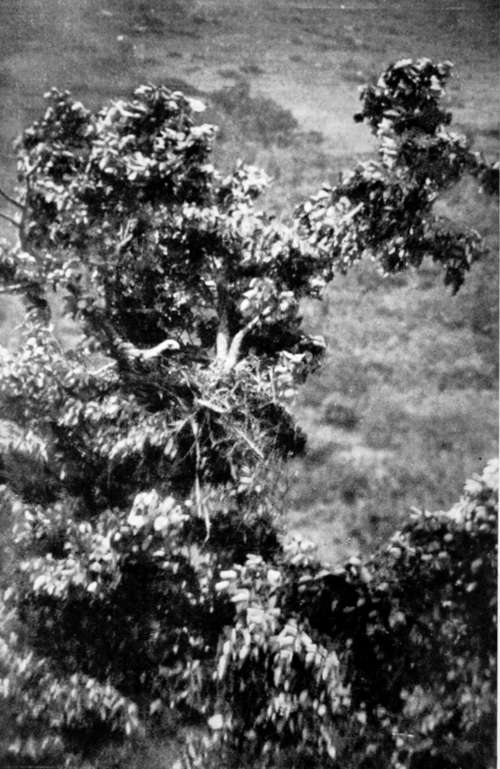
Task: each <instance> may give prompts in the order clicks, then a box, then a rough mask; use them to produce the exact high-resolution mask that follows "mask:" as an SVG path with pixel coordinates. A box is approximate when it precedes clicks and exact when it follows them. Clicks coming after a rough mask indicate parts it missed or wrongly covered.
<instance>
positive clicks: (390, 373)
mask: <svg viewBox="0 0 500 769" xmlns="http://www.w3.org/2000/svg"><path fill="white" fill-rule="evenodd" d="M0 14H1V23H0V52H1V53H0V57H1V58H0V96H1V99H2V112H1V117H0V168H1V171H2V177H3V179H2V183H3V186H5V187H7V188H10V189H12V188H13V186H14V181H15V180H14V170H15V169H14V156H13V151H12V146H11V145H12V140H13V138H14V137H15V135H16V134H17V133H18V132H19V131H20V130H21V127H22V126H23V125H24V124H26V123H28V122H30V121H32V120H34V119H35V118H36V117H37V116H38V115H39V113H40V111H41V109H42V108H43V100H42V94H43V92H44V91H45V90H46V89H47V88H48V87H50V86H52V85H56V86H58V87H61V88H69V89H70V90H72V92H73V93H74V94H75V95H76V96H77V97H79V98H81V99H82V100H83V101H84V102H85V103H86V104H88V105H90V106H97V105H98V104H99V103H100V102H102V100H104V99H110V98H113V97H118V96H123V95H125V94H126V95H128V94H130V93H131V91H132V90H133V88H134V87H135V86H136V85H138V84H139V83H142V82H145V81H146V82H148V81H153V82H159V83H166V84H169V85H171V86H172V87H174V88H180V89H184V90H188V91H190V92H192V93H197V94H200V95H201V97H202V98H203V99H204V100H205V101H206V103H207V105H208V110H207V114H206V116H205V118H204V119H208V120H210V121H214V122H216V123H217V124H219V125H220V132H219V137H218V143H217V149H216V155H217V160H218V162H220V163H221V164H222V166H229V165H230V164H231V163H233V162H234V161H235V160H236V159H237V158H239V157H242V158H244V159H245V160H247V161H251V162H255V163H256V164H258V165H260V166H262V167H264V168H265V169H266V170H267V171H268V173H269V174H270V175H271V176H272V177H273V178H274V186H273V187H272V189H271V190H270V192H269V193H268V194H267V199H266V201H265V202H266V204H267V205H269V206H271V207H272V209H273V210H274V211H275V212H276V215H277V216H280V217H286V216H287V215H289V214H290V212H291V211H292V210H293V206H294V205H295V204H296V203H297V201H298V200H300V199H302V198H303V197H304V196H305V195H307V194H309V193H311V192H314V191H315V190H316V189H318V187H319V186H320V185H321V184H322V183H323V182H324V181H327V182H335V180H336V178H337V176H338V173H339V172H340V171H342V170H343V169H346V168H349V167H351V166H352V164H353V163H354V159H355V158H356V157H358V158H359V157H361V158H366V157H367V156H369V155H370V153H371V152H372V151H373V141H372V138H371V137H370V134H369V132H368V130H367V129H366V128H365V127H364V126H360V125H357V124H355V123H354V122H353V120H352V115H353V113H354V112H355V111H356V109H357V105H358V95H357V88H358V86H359V85H360V84H361V83H363V82H365V81H366V80H368V79H370V78H371V77H373V76H374V75H375V74H376V73H377V72H378V71H379V70H380V69H381V68H382V67H383V66H384V65H385V64H387V63H389V62H390V61H393V60H395V59H397V58H399V57H402V56H404V57H407V56H431V57H434V58H441V59H451V60H453V61H454V62H455V65H456V76H455V78H454V80H453V81H452V84H451V87H450V89H449V94H448V97H447V99H448V103H449V106H450V108H451V109H452V110H453V113H454V116H455V124H456V125H457V127H459V128H460V129H461V130H463V131H465V132H467V133H468V135H469V136H470V137H471V138H473V139H474V141H475V145H476V147H477V148H480V149H483V150H484V151H486V152H487V153H490V154H495V153H496V152H497V151H498V147H499V122H498V109H499V108H498V100H497V99H496V98H495V91H496V87H497V82H496V81H497V69H498V66H497V65H498V62H497V48H498V23H497V8H496V2H489V1H488V0H464V2H463V3H462V4H461V6H460V8H459V7H458V6H456V5H452V4H451V3H444V2H440V3H437V2H433V1H432V0H420V2H409V0H401V2H396V1H395V0H369V1H368V2H361V1H359V2H352V3H346V4H345V5H341V4H337V3H334V2H316V3H313V2H288V1H287V2H285V0H267V1H265V0H253V1H252V2H243V0H231V2H229V0H227V1H226V2H225V1H224V0H211V1H210V0H200V1H199V2H195V1H194V0H191V1H189V0H187V1H186V2H175V0H149V2H147V3H144V2H138V0H108V1H107V2H105V1H104V0H82V1H81V2H79V3H74V2H71V0H58V1H57V0H14V1H13V2H11V3H9V4H8V6H7V5H6V4H2V7H1V10H0ZM445 207H446V209H447V213H448V214H450V215H451V216H453V217H456V219H457V220H458V221H459V222H468V223H470V224H471V225H473V226H476V227H477V228H478V229H479V230H480V231H481V232H482V233H483V234H484V235H485V236H486V238H487V241H488V244H489V246H490V248H491V251H492V257H491V258H490V259H489V260H487V261H485V262H484V263H483V264H479V265H477V266H476V267H475V268H474V270H473V273H472V276H471V279H470V280H469V282H468V283H467V285H466V286H465V287H464V289H463V290H462V291H461V292H460V293H459V294H458V295H457V296H456V297H452V296H450V295H449V293H448V292H447V291H446V290H445V289H444V288H443V286H442V284H441V280H440V277H439V276H438V275H436V272H435V270H433V269H432V268H431V267H427V268H426V269H424V270H423V271H422V272H421V273H420V274H419V275H418V276H417V275H409V276H401V277H398V278H392V279H391V280H385V279H382V278H381V277H380V276H379V275H378V274H377V273H376V272H375V270H374V268H373V267H372V265H370V264H367V265H362V266H360V267H358V268H357V269H356V270H354V271H353V272H352V273H351V274H350V275H349V276H346V277H339V278H338V279H337V280H336V281H335V283H334V285H333V286H332V287H331V289H330V291H329V293H328V297H327V300H326V301H325V302H324V303H323V304H322V305H321V306H320V305H315V306H312V305H311V306H309V305H308V306H306V307H305V308H304V312H305V313H306V315H307V318H308V322H309V324H310V327H311V328H313V329H315V330H316V331H317V332H318V333H323V334H324V335H325V337H326V339H327V342H328V349H329V353H328V357H327V360H326V361H325V365H324V368H323V371H322V373H320V374H319V375H318V376H317V377H315V378H314V380H313V381H311V382H309V384H308V385H307V386H306V387H305V389H304V391H303V393H302V394H301V397H300V401H299V403H298V404H297V409H298V411H299V420H300V422H301V424H302V425H303V427H304V428H305V430H306V432H307V433H308V434H309V452H308V455H307V456H306V458H305V459H304V460H296V461H295V463H294V464H293V467H292V468H291V470H290V476H289V497H288V501H287V502H286V503H285V504H284V508H285V510H286V513H287V516H288V522H289V524H290V525H291V526H292V528H294V529H295V530H299V531H301V532H303V533H306V534H307V535H310V536H311V537H312V538H313V539H315V540H316V541H317V542H318V543H319V544H320V547H321V552H322V554H323V555H324V556H325V557H326V558H328V559H330V560H335V559H338V558H342V557H344V556H345V555H346V554H347V553H352V552H355V551H358V550H362V551H364V552H367V551H368V550H370V549H371V548H372V547H373V545H374V544H376V543H377V542H378V541H379V540H380V539H381V538H383V537H384V536H386V535H387V533H388V532H390V531H391V530H392V529H393V528H394V526H395V525H396V524H397V523H398V522H399V521H400V520H401V517H402V516H405V515H407V513H408V510H409V508H410V507H411V506H412V505H416V506H426V507H428V508H431V509H435V508H438V507H448V506H449V505H450V504H451V503H452V502H453V501H454V500H455V499H456V497H457V494H458V493H459V490H460V488H461V486H462V482H463V480H464V478H465V477H467V476H469V475H470V474H471V473H472V472H474V471H476V470H479V469H480V468H481V467H482V465H483V464H484V463H485V461H486V459H487V458H488V457H489V456H490V455H492V454H494V453H495V452H496V446H497V405H496V404H497V399H496V386H497V360H496V350H497V329H498V323H497V267H496V258H495V257H496V253H497V250H498V226H497V212H496V210H495V208H494V207H493V206H492V204H491V203H489V202H488V201H486V200H485V199H484V198H483V197H482V196H480V195H478V194H477V193H476V192H475V191H474V189H473V187H472V186H471V185H467V184H465V185H463V186H462V188H461V189H460V190H457V191H455V192H454V193H453V194H452V195H450V198H449V200H448V201H447V202H446V204H445ZM20 317H21V313H20V308H19V306H18V304H17V302H16V300H15V299H12V298H9V297H2V299H1V304H0V321H1V323H2V326H1V329H2V336H3V340H2V341H3V343H4V344H7V345H8V346H11V347H15V345H16V344H17V342H18V332H17V330H16V327H17V325H18V323H19V320H20ZM56 322H57V324H58V325H57V327H58V331H59V333H60V335H61V337H63V338H64V339H65V340H68V339H70V338H71V335H72V334H73V333H74V329H73V328H72V327H71V325H70V324H68V323H67V322H64V321H61V320H60V319H58V320H57V321H56Z"/></svg>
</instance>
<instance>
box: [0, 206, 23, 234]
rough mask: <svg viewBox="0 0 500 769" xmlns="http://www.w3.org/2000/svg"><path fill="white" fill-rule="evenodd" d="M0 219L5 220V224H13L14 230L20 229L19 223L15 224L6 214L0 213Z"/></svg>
mask: <svg viewBox="0 0 500 769" xmlns="http://www.w3.org/2000/svg"><path fill="white" fill-rule="evenodd" d="M0 219H5V221H6V222H9V223H10V224H13V225H14V227H15V228H16V230H19V229H20V228H21V222H16V220H15V219H13V218H12V216H8V215H7V214H3V213H2V212H1V211H0Z"/></svg>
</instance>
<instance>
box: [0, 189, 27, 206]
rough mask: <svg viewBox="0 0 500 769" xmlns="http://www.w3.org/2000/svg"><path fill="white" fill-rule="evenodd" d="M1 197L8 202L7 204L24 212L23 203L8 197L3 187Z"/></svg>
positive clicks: (0, 190)
mask: <svg viewBox="0 0 500 769" xmlns="http://www.w3.org/2000/svg"><path fill="white" fill-rule="evenodd" d="M0 197H2V198H4V200H7V202H8V203H11V204H12V205H13V206H16V208H19V209H20V210H21V211H22V210H23V208H24V206H23V205H22V203H19V201H18V200H16V199H15V198H12V197H11V196H10V195H8V194H7V193H6V192H5V191H4V190H3V189H2V188H1V187H0Z"/></svg>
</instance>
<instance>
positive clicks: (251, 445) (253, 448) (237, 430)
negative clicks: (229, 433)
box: [234, 427, 264, 460]
mask: <svg viewBox="0 0 500 769" xmlns="http://www.w3.org/2000/svg"><path fill="white" fill-rule="evenodd" d="M234 429H235V432H237V433H238V435H239V436H240V438H243V440H244V441H245V443H247V444H248V445H249V446H250V448H251V449H252V451H253V452H254V453H255V454H256V455H257V456H258V457H259V459H262V460H264V454H263V453H262V451H261V450H260V449H259V447H258V446H256V445H255V443H254V442H253V441H252V440H250V438H249V437H248V435H245V433H244V432H243V430H240V429H239V427H235V428H234Z"/></svg>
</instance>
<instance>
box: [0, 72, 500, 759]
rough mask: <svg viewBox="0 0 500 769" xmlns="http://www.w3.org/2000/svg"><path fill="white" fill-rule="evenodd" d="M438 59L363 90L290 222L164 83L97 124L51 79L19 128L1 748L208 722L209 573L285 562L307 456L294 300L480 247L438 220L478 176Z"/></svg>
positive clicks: (225, 601) (215, 594) (259, 180)
mask: <svg viewBox="0 0 500 769" xmlns="http://www.w3.org/2000/svg"><path fill="white" fill-rule="evenodd" d="M449 69H450V68H449V65H448V64H446V63H445V64H437V65H435V64H433V63H432V62H430V61H429V60H420V61H418V62H416V63H413V62H411V61H403V62H398V63H397V64H395V65H393V66H392V67H390V68H389V69H388V70H387V72H386V73H384V74H383V75H382V77H381V79H380V80H379V82H378V84H377V85H376V86H369V87H368V88H367V89H366V90H365V91H364V94H363V111H362V112H361V113H360V119H366V120H368V121H369V122H370V124H371V126H372V128H373V130H374V131H375V133H376V134H377V136H378V137H379V138H380V151H379V159H378V161H377V162H373V163H369V164H365V165H361V166H359V167H358V168H357V169H356V170H355V171H354V172H353V173H352V174H351V175H350V176H348V177H347V178H345V179H344V180H342V181H341V182H340V184H339V185H338V186H337V187H335V188H332V189H326V188H325V189H324V190H322V191H321V192H320V193H319V195H317V196H315V197H313V198H312V199H311V200H309V201H306V202H305V203H304V204H303V205H302V206H301V207H300V208H299V210H298V211H297V212H296V216H295V217H294V219H293V221H292V222H291V223H290V224H289V225H283V224H280V223H278V222H276V221H275V220H274V219H273V218H272V217H270V216H268V215H267V214H265V213H264V212H261V211H259V210H258V209H257V208H256V205H255V201H256V199H257V198H258V196H259V194H260V193H261V192H262V190H263V189H264V187H265V185H266V184H267V179H266V178H265V176H264V175H263V174H262V173H261V172H259V171H257V170H256V169H254V168H252V167H248V166H245V165H243V164H240V165H238V166H237V168H236V169H235V170H234V172H233V173H232V174H230V175H229V176H227V177H222V176H221V175H220V174H219V173H218V172H217V171H216V169H214V167H213V166H212V164H211V162H210V150H211V146H212V141H213V137H214V129H213V127H212V126H208V125H205V124H199V123H197V122H196V117H197V113H198V111H200V110H201V107H202V105H201V104H200V103H199V102H197V101H196V100H192V99H188V98H187V97H185V96H184V95H183V94H181V93H179V92H170V91H169V90H167V89H165V88H162V87H159V88H156V87H153V86H146V87H141V88H139V89H138V90H137V91H136V92H135V94H134V97H133V99H132V100H131V101H128V102H124V101H118V102H114V103H112V104H111V105H108V106H105V107H104V108H103V109H102V110H100V111H99V112H97V113H95V114H94V113H91V112H89V111H88V110H86V109H85V108H84V107H83V106H82V105H81V104H80V103H77V102H74V101H73V100H72V99H71V97H70V95H69V94H68V93H60V92H58V91H51V92H50V93H49V94H48V103H49V105H48V108H47V111H46V113H45V115H44V117H43V118H42V119H41V121H40V122H38V123H35V124H34V125H33V126H32V127H31V128H28V129H27V130H26V131H25V132H24V134H23V136H22V137H21V139H20V140H19V142H18V175H19V183H20V184H21V187H22V192H21V195H20V197H19V199H17V198H14V197H13V196H11V195H8V194H7V193H2V194H3V196H4V199H5V200H7V202H8V203H9V204H10V205H11V206H12V207H13V208H14V209H16V210H17V211H18V214H17V215H15V214H14V215H13V216H11V215H10V214H3V217H4V218H7V219H8V220H9V221H10V223H13V224H14V226H15V227H16V229H17V230H18V235H19V243H18V245H17V246H15V247H12V246H10V245H9V244H7V243H6V244H4V247H3V250H2V255H1V260H0V276H1V277H2V279H3V281H4V284H5V287H6V289H7V290H9V291H13V290H16V291H18V292H20V293H21V294H22V295H23V296H24V298H25V300H26V303H27V306H28V313H27V323H26V333H25V339H24V343H23V345H22V348H21V350H20V351H19V353H16V354H14V355H11V356H9V355H7V354H5V355H4V359H5V360H4V366H3V369H2V374H1V378H0V393H1V398H2V410H3V414H4V415H5V416H7V417H8V418H9V419H12V420H14V421H15V422H16V424H17V426H18V432H17V433H16V440H15V441H14V442H13V445H12V446H11V450H10V452H9V456H8V457H7V458H6V460H5V461H6V464H7V467H8V468H10V470H9V472H8V484H7V487H6V489H5V492H4V493H5V499H6V504H10V505H12V508H13V510H14V515H15V518H16V520H17V533H16V537H15V546H16V550H17V558H18V561H17V563H18V567H17V574H16V579H15V581H14V583H13V585H11V586H10V587H9V588H8V590H7V593H6V599H5V607H4V614H5V620H4V625H5V628H6V630H5V638H7V636H8V634H9V633H10V638H9V640H8V641H7V640H6V641H5V643H4V645H3V647H2V664H3V666H4V668H5V678H4V688H3V692H4V694H5V696H7V697H10V698H11V701H12V702H13V703H14V705H13V707H14V708H15V709H16V708H17V710H15V711H14V712H16V713H17V721H18V723H17V727H16V728H17V734H18V741H17V742H16V743H15V748H16V750H17V751H18V752H19V753H22V752H23V751H24V752H26V751H27V752H28V753H30V752H31V753H32V754H33V755H40V754H42V753H43V752H45V753H49V754H50V752H51V751H52V753H54V752H57V751H58V750H62V751H63V752H65V753H66V754H68V752H69V751H71V750H75V751H84V752H85V751H91V750H92V748H95V746H96V744H98V742H99V739H100V738H102V739H103V740H105V739H109V737H110V735H112V734H113V733H116V734H122V733H124V734H127V735H129V734H132V733H133V732H136V731H138V730H140V729H141V728H142V727H143V725H144V724H145V723H147V722H149V721H151V720H154V719H155V718H156V719H157V718H158V717H159V715H160V714H161V713H164V712H165V711H168V712H170V713H172V714H173V713H175V714H177V716H176V717H179V718H181V719H182V723H183V724H195V725H199V724H204V723H205V722H206V718H207V717H208V716H210V715H211V714H212V712H213V706H214V702H216V700H217V697H218V696H219V692H218V688H219V686H218V681H217V676H215V677H214V665H215V664H216V658H217V649H218V647H219V643H220V639H221V636H222V635H223V633H224V632H226V631H225V628H227V627H230V626H231V625H232V623H234V622H236V623H238V622H239V614H238V607H239V604H240V601H241V595H242V594H241V592H239V593H236V594H231V593H230V592H229V593H228V591H227V590H226V589H225V587H224V584H222V585H221V583H225V582H226V581H227V580H229V581H231V579H233V576H232V575H233V571H234V565H235V564H240V565H241V564H243V563H245V559H246V557H247V555H248V554H249V553H253V554H257V555H258V558H260V559H264V561H263V562H267V563H270V564H275V563H280V559H281V558H282V557H283V546H282V542H281V539H280V536H279V535H280V529H279V525H278V524H277V521H276V515H275V510H276V504H275V501H274V499H273V494H272V487H273V485H274V484H275V480H276V477H277V472H278V470H277V469H276V468H279V463H280V462H281V461H283V460H286V458H287V457H289V456H291V455H293V454H294V453H297V452H299V451H301V450H302V449H303V447H304V436H303V435H302V434H301V433H300V431H299V430H298V429H297V427H296V425H295V423H294V420H293V416H292V415H291V413H290V411H289V409H288V408H287V405H288V404H289V403H290V401H291V399H292V398H293V396H294V393H295V390H296V387H297V386H298V385H299V384H300V382H301V381H303V380H304V379H305V378H306V376H307V375H308V374H309V373H310V371H312V370H313V369H314V367H315V366H317V365H318V363H319V362H320V359H321V355H322V352H323V349H324V345H323V343H322V340H321V339H318V338H315V337H311V336H309V335H308V334H307V333H306V332H305V330H304V329H303V327H302V324H301V317H300V300H301V299H302V298H304V297H313V298H320V297H321V294H322V292H323V290H324V289H325V287H326V285H327V284H328V282H329V281H330V280H331V279H332V278H333V276H334V273H335V272H336V271H344V270H346V269H347V268H348V267H349V266H350V265H351V264H352V263H353V262H354V261H356V260H358V259H359V258H361V257H362V256H363V255H364V254H366V253H369V254H371V255H372V256H373V257H374V258H376V259H377V260H378V261H379V262H380V264H381V266H382V268H383V269H384V270H385V271H387V272H393V271H395V270H400V269H404V268H406V267H408V266H418V265H419V264H420V263H421V261H422V259H423V258H424V256H426V255H428V256H431V257H432V258H433V259H435V260H436V261H438V262H439V263H440V264H442V265H443V268H444V271H445V281H446V282H447V283H450V284H451V285H452V286H453V288H454V289H458V288H459V286H460V284H461V282H462V280H463V278H464V274H465V272H466V271H467V270H468V269H469V268H470V266H471V264H472V263H473V261H474V260H475V259H477V258H478V257H479V256H480V255H481V244H480V239H479V236H478V235H477V234H476V233H473V232H467V233H462V232H456V231H455V228H454V227H453V226H451V225H445V223H444V222H442V221H440V220H439V221H438V220H437V219H436V217H435V215H434V210H433V204H434V201H435V199H436V196H437V195H438V193H439V192H440V191H442V190H445V189H446V188H447V187H448V186H449V185H450V184H452V183H453V182H455V181H456V180H457V179H458V178H459V177H460V176H461V175H462V174H463V173H465V172H470V173H472V174H474V175H476V176H477V177H478V179H479V181H480V183H481V184H482V185H483V186H484V187H487V186H488V185H489V186H491V185H492V178H493V177H494V174H495V170H494V169H493V168H492V167H490V166H489V165H488V164H487V163H486V162H485V161H484V160H483V159H482V158H481V157H480V156H478V155H477V154H474V153H472V152H471V150H470V148H469V147H468V145H467V143H466V141H465V140H464V139H463V138H461V137H457V136H455V135H454V134H451V133H449V132H448V131H447V129H446V125H447V124H448V123H449V116H448V114H447V113H445V112H444V111H443V110H442V109H441V107H440V106H439V98H440V97H441V95H442V93H443V88H444V84H445V81H446V79H447V77H448V75H449ZM52 289H53V290H56V292H57V294H58V296H59V297H60V301H61V302H62V304H63V308H64V312H66V313H68V314H69V315H70V316H71V317H73V318H74V319H75V320H76V321H77V323H78V324H79V327H80V329H81V333H82V338H81V343H80V344H79V345H78V346H77V347H75V348H74V349H71V350H65V349H63V348H62V347H61V345H60V343H59V341H58V340H57V339H56V338H55V336H54V334H53V332H52V330H51V326H50V305H49V301H48V295H49V292H50V290H52ZM19 458H21V459H22V462H23V463H26V462H29V465H28V466H29V467H30V472H29V473H26V472H19V471H16V468H18V467H19V464H18V461H19ZM16 462H17V464H16ZM25 466H26V465H25ZM257 561H258V559H257ZM258 562H259V563H260V561H258ZM297 564H298V565H299V566H300V569H303V568H305V569H306V572H307V563H306V564H302V561H301V559H300V558H299V559H298V561H297ZM270 568H271V570H272V569H273V567H272V566H271V567H270ZM297 568H298V567H297ZM300 569H299V568H298V570H297V569H295V571H294V576H293V579H294V580H296V579H299V578H301V576H300V575H301V572H300ZM228 575H229V576H228ZM302 576H304V575H303V574H302ZM252 579H253V580H254V583H252V584H254V587H255V586H256V585H257V584H258V580H259V579H260V577H259V576H258V575H257V574H255V575H254V576H253V577H252ZM246 589H247V588H245V590H246ZM294 589H295V588H294ZM246 595H247V594H246V593H244V596H246ZM245 601H246V598H245ZM245 601H243V603H245ZM235 627H237V625H235ZM303 643H304V644H305V646H304V649H303V651H304V654H305V655H306V656H307V654H308V653H310V652H311V648H312V647H311V648H309V647H308V646H307V644H309V641H307V640H304V641H303ZM311 643H312V644H314V643H315V642H314V641H313V640H311ZM315 653H316V652H315ZM317 653H318V654H319V655H320V657H321V653H320V652H319V651H318V652H317ZM220 659H223V657H221V658H220ZM329 659H330V658H329ZM330 662H331V659H330ZM330 662H328V664H330ZM325 664H327V662H326V661H325V660H322V659H321V660H320V661H319V662H318V676H319V679H318V686H320V687H321V686H322V685H323V684H322V683H321V681H323V680H324V670H325V668H324V665H325ZM335 667H336V666H335V664H334V665H333V668H335ZM333 668H332V669H333ZM5 682H7V683H5ZM15 703H17V704H15ZM235 703H236V700H235ZM235 706H236V705H235ZM40 724H42V725H43V737H42V738H38V737H36V735H37V734H39V731H38V732H37V729H38V730H39V729H40ZM325 735H326V736H325ZM241 739H243V736H241ZM321 740H323V743H321V744H324V745H326V748H327V750H326V754H327V756H328V755H330V756H331V753H332V749H331V746H330V742H331V738H330V736H329V733H328V732H325V733H324V734H323V736H322V737H321ZM321 740H320V742H321ZM314 744H315V745H316V747H318V745H319V743H318V741H317V740H316V742H315V743H314ZM318 755H320V754H319V753H318Z"/></svg>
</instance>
